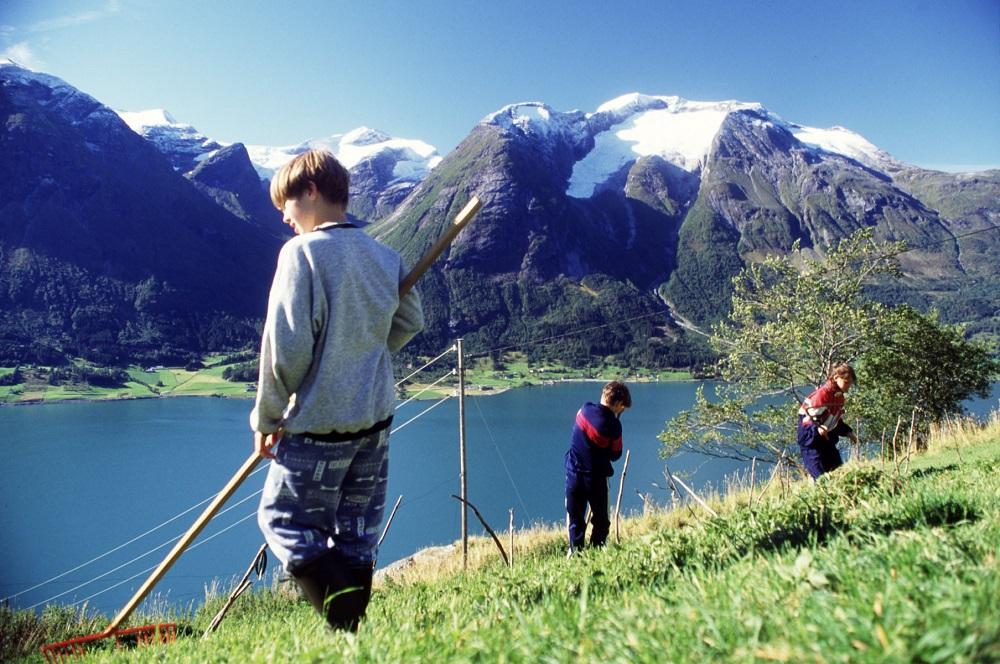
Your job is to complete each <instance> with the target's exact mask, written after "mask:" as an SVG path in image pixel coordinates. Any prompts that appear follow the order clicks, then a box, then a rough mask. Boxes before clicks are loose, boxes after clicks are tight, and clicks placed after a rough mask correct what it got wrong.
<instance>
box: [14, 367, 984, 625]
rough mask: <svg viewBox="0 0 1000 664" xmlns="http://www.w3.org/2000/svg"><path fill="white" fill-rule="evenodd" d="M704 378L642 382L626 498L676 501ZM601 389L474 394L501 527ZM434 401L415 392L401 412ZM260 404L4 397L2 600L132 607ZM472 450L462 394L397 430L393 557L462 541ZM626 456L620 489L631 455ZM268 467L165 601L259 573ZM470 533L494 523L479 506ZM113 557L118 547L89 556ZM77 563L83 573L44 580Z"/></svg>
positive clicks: (542, 518)
mask: <svg viewBox="0 0 1000 664" xmlns="http://www.w3.org/2000/svg"><path fill="white" fill-rule="evenodd" d="M696 387H697V383H692V382H683V383H652V384H634V385H632V386H631V389H632V392H633V401H634V404H633V408H632V409H631V410H629V411H626V413H625V414H624V416H623V418H622V422H623V426H624V431H625V434H624V440H625V447H626V448H627V449H629V450H631V461H630V464H629V471H628V476H627V478H626V483H625V492H624V495H623V498H622V506H623V508H622V509H623V512H626V513H627V512H631V511H636V510H639V509H641V506H642V499H641V497H640V496H639V493H643V494H647V495H648V496H650V497H651V498H652V499H653V500H655V501H656V502H657V503H660V504H663V503H665V502H668V501H669V495H668V494H667V493H666V492H665V491H664V490H662V489H660V488H658V486H656V485H659V486H662V485H663V484H664V481H663V469H664V461H663V460H662V459H661V458H659V449H660V447H659V442H658V441H657V440H656V434H657V433H659V432H660V431H661V430H662V428H663V423H664V422H665V421H666V420H667V419H669V418H670V417H672V416H673V415H674V414H676V413H677V411H678V410H681V409H684V408H687V407H689V406H690V405H691V403H692V402H693V400H694V393H695V389H696ZM997 393H998V385H994V395H993V396H992V397H991V398H990V399H988V400H984V401H980V402H976V403H974V404H972V408H973V410H974V411H975V412H978V413H985V412H986V411H987V410H988V409H990V408H995V407H996V403H997V401H996V397H997ZM599 394H600V384H599V383H563V384H557V385H552V386H545V387H532V388H522V389H516V390H510V391H507V392H504V393H502V394H496V395H490V396H483V397H470V398H468V399H467V400H466V408H465V414H466V439H467V445H468V453H467V456H468V486H469V499H470V501H471V502H472V503H473V504H475V505H476V507H478V508H479V510H480V511H481V512H482V514H483V516H484V517H485V518H486V519H487V521H488V522H489V523H490V525H491V526H492V527H493V528H494V529H496V530H501V529H502V530H505V529H506V527H507V522H508V509H509V508H513V509H514V518H515V525H516V526H517V527H523V526H526V525H530V524H533V523H536V522H543V523H561V522H562V521H563V518H564V511H563V480H564V473H563V454H564V452H565V449H566V445H567V442H568V439H569V433H570V428H571V426H572V422H573V417H574V415H575V413H576V410H577V408H579V406H580V405H581V404H582V403H583V402H584V401H596V400H597V399H598V397H599ZM432 403H433V402H415V403H411V404H408V405H406V406H404V407H403V408H401V409H400V410H399V411H397V414H396V421H395V423H394V426H395V427H399V426H400V425H402V424H403V423H404V422H406V421H407V420H409V419H410V418H411V417H413V416H415V415H417V414H418V413H420V412H422V411H423V410H425V409H426V408H427V407H428V406H430V405H432ZM250 406H251V404H250V402H249V401H245V400H230V399H212V398H163V399H149V400H137V401H115V402H105V403H63V404H48V405H41V406H26V407H4V408H0V430H2V431H3V432H4V439H3V441H2V442H0V447H2V450H3V454H4V460H5V468H4V478H3V482H2V488H0V533H3V546H2V547H0V598H5V597H9V596H11V595H14V594H15V593H21V594H19V595H17V596H15V597H13V598H12V599H11V600H10V604H11V605H12V606H14V607H19V608H23V607H30V606H32V605H35V604H37V603H40V602H45V601H47V600H49V601H50V602H51V603H59V604H69V603H72V602H77V601H80V600H83V599H85V598H89V600H88V603H87V604H88V606H89V607H90V608H92V609H95V610H98V611H101V612H103V613H106V614H113V613H115V612H117V611H118V610H119V609H120V608H121V607H122V606H123V605H124V603H125V602H126V601H127V600H128V598H129V597H131V595H132V593H133V592H134V591H135V590H136V589H137V588H138V587H139V586H140V585H141V583H142V582H143V581H144V580H145V578H146V576H147V575H148V571H146V570H147V569H149V568H152V567H154V566H155V565H157V564H158V563H159V562H160V561H161V560H162V559H163V557H164V556H165V555H166V553H167V552H168V551H169V550H170V548H171V546H172V543H168V542H169V541H170V540H172V539H173V538H176V537H177V536H179V535H180V534H181V533H183V532H184V531H185V530H186V529H187V528H188V527H189V526H190V525H191V524H192V523H193V522H194V520H195V518H196V517H197V516H198V514H200V513H201V510H202V509H204V506H198V507H196V508H195V509H192V510H191V511H189V512H187V513H184V512H185V510H188V509H189V508H192V507H194V506H196V505H197V504H198V503H201V502H202V501H207V499H209V498H211V497H213V496H214V495H215V494H216V493H217V492H218V491H219V490H220V489H221V488H222V487H223V486H224V485H225V484H226V482H227V481H228V480H229V478H230V477H231V476H232V475H233V474H234V473H235V472H236V470H237V469H238V468H239V467H240V465H241V464H242V463H243V462H244V461H245V460H246V459H247V457H248V456H249V454H250V452H251V436H250V432H249V429H248V420H247V416H248V413H249V410H250ZM458 456H459V455H458V405H457V400H455V399H451V400H449V401H446V402H444V403H443V404H441V405H440V406H439V407H436V408H434V409H433V410H431V411H429V412H428V413H427V414H426V415H424V416H423V417H421V418H420V419H418V420H416V421H414V422H413V423H412V424H409V425H407V426H405V427H403V428H401V429H400V430H398V431H397V432H396V433H395V434H393V436H392V438H391V441H390V479H389V489H388V504H387V506H386V515H387V516H388V511H389V510H390V509H391V508H392V503H393V502H395V499H396V497H397V496H399V495H402V496H403V501H402V504H401V506H400V508H399V511H398V512H397V514H396V518H395V520H394V521H393V524H392V526H391V528H390V530H389V533H388V535H387V537H386V540H385V542H384V544H383V546H382V549H381V552H380V557H379V565H380V566H384V565H385V564H387V563H389V562H392V561H394V560H398V559H400V558H403V557H405V556H408V555H410V554H412V553H413V552H415V551H416V550H418V549H421V548H423V547H426V546H432V545H439V544H447V543H451V542H453V541H455V540H456V539H458V537H459V534H460V525H459V524H460V521H459V519H460V511H459V504H458V502H457V501H455V500H454V499H453V498H451V497H450V496H451V494H457V493H459V459H458ZM615 466H616V472H615V477H614V478H613V479H612V480H611V495H612V502H613V501H614V495H615V492H616V491H617V486H618V476H619V473H620V472H621V467H622V462H618V463H617V464H615ZM741 467H742V466H741V465H740V464H738V463H736V462H733V461H726V460H722V459H715V458H710V457H705V456H700V455H695V454H682V455H679V456H677V457H674V458H673V459H672V460H671V461H670V468H671V471H673V472H675V473H681V474H683V475H682V476H684V477H686V478H689V479H690V480H691V481H692V483H693V486H694V487H695V488H696V490H698V489H700V488H705V487H706V485H709V484H712V485H714V486H719V485H720V484H721V482H722V480H723V478H724V476H725V475H727V474H730V473H733V472H734V471H737V470H739V469H740V468H741ZM264 468H265V465H264V464H262V465H261V466H260V469H259V470H258V472H257V473H256V474H255V475H253V476H252V477H251V478H250V479H248V480H247V481H246V482H245V483H244V484H243V486H242V487H241V488H240V489H239V490H238V491H237V493H236V494H235V495H234V496H233V497H232V498H231V499H230V500H229V501H228V502H227V503H226V505H225V507H224V508H223V510H224V511H223V512H222V513H220V514H219V515H218V516H217V517H216V518H215V519H214V520H213V521H212V522H211V523H210V524H209V525H208V527H207V528H206V529H205V531H204V532H203V533H202V534H201V535H200V536H199V537H198V539H197V540H196V541H195V543H194V545H193V546H192V548H191V549H189V550H188V551H187V552H186V553H185V554H184V555H183V556H182V557H181V559H180V561H179V562H178V563H177V564H176V565H175V566H174V567H173V569H172V570H171V571H170V572H169V573H168V574H167V575H166V576H165V577H164V579H163V580H162V581H161V582H160V583H159V584H158V585H157V587H156V588H155V590H154V594H156V595H159V599H160V601H161V602H165V603H169V604H171V605H175V606H185V605H188V604H192V603H194V604H197V603H200V602H201V601H202V600H203V599H204V594H205V587H206V585H209V584H210V583H211V582H212V580H213V579H221V580H222V581H223V583H224V584H228V583H229V582H230V581H231V580H232V577H233V576H238V575H241V574H242V573H243V571H244V570H245V569H246V567H247V565H248V564H249V562H250V559H251V558H252V556H253V554H254V553H255V552H256V550H257V548H258V547H259V546H260V544H261V543H262V538H261V535H260V532H259V531H258V529H257V524H256V519H255V517H254V516H253V515H254V512H255V509H256V505H257V497H256V495H255V494H256V493H257V492H258V491H259V489H260V487H261V484H262V482H263V477H264V472H265V470H264ZM206 504H207V502H206ZM226 510H228V511H226ZM170 519H173V521H170V522H169V523H167V524H166V525H165V526H164V527H162V528H161V529H159V530H156V531H155V532H153V533H151V534H149V535H147V536H145V537H141V538H140V539H138V540H137V541H135V542H133V543H131V544H127V545H126V543H128V542H129V541H130V540H132V539H133V538H136V537H138V536H140V535H143V534H144V533H146V532H147V531H148V530H150V529H151V528H154V527H155V526H157V525H159V524H162V523H164V522H167V521H168V520H170ZM469 531H470V533H471V534H481V533H482V532H483V530H482V528H481V526H480V525H479V523H478V521H477V520H476V518H475V516H474V515H473V514H471V513H470V514H469ZM122 545H125V546H122ZM119 546H121V548H120V549H119V550H114V549H116V547H119ZM157 547H159V548H157ZM143 554H147V555H145V556H144V557H142V558H141V559H139V560H137V561H135V562H131V561H133V560H134V559H136V558H137V557H139V556H142V555H143ZM98 556H103V557H101V558H100V559H99V560H97V561H96V562H94V563H92V564H89V565H86V566H84V567H82V568H80V569H78V570H73V568H75V567H76V566H78V565H81V564H82V563H86V562H88V561H91V560H92V559H94V558H97V557H98ZM271 564H272V565H274V562H273V560H272V561H271ZM68 570H73V571H69V573H67V574H65V576H62V577H61V578H58V579H56V580H55V581H53V582H51V583H48V584H46V585H44V586H42V587H40V588H37V589H34V590H29V589H30V588H31V587H32V586H34V585H36V584H38V583H40V582H43V581H46V580H48V579H51V578H52V577H54V576H56V575H59V574H62V573H63V572H67V571H68ZM133 577H134V578H133ZM95 579H96V580H95ZM91 580H93V582H92V583H87V582H88V581H91ZM109 588H110V590H107V589H109ZM101 591H106V592H101ZM63 593H65V594H63ZM98 593H99V594H98Z"/></svg>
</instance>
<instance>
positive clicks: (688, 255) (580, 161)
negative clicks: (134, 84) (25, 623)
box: [375, 94, 1000, 362]
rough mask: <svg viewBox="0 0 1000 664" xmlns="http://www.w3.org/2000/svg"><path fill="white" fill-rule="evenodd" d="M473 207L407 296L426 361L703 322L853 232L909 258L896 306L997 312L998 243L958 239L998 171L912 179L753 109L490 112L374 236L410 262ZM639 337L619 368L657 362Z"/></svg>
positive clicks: (823, 135) (904, 170) (654, 102)
mask: <svg viewBox="0 0 1000 664" xmlns="http://www.w3.org/2000/svg"><path fill="white" fill-rule="evenodd" d="M473 193H475V194H476V195H477V196H479V198H480V199H481V200H482V201H483V203H484V205H483V209H482V211H481V212H480V213H479V216H478V217H477V219H476V222H475V223H474V224H472V225H470V227H469V228H468V229H466V230H465V231H464V232H463V233H462V235H460V236H459V237H458V238H457V239H456V241H455V242H454V243H453V245H452V246H451V247H450V249H449V253H448V257H447V261H446V262H439V264H438V265H436V266H435V267H434V268H432V269H433V270H434V271H438V270H440V271H441V274H440V275H432V276H429V277H425V279H424V281H423V282H422V284H423V285H422V293H423V295H424V298H425V301H426V302H427V303H428V307H429V311H430V312H431V313H430V314H429V315H428V317H427V327H426V328H425V333H424V335H423V337H422V339H423V340H426V341H428V348H427V350H428V351H429V350H431V349H432V348H433V347H436V346H438V345H440V344H443V343H446V341H447V340H448V339H452V338H454V337H455V336H459V335H460V336H463V337H464V338H465V339H466V340H467V341H468V342H469V343H470V344H471V345H475V344H479V345H481V346H483V347H492V346H496V345H498V344H500V345H502V344H505V343H509V344H515V343H517V342H518V341H519V340H521V338H522V337H524V336H525V335H527V336H528V337H531V336H539V337H545V336H550V335H558V334H559V333H560V332H561V331H566V330H569V329H573V327H574V326H576V327H585V326H587V325H593V324H598V323H604V324H607V325H609V326H613V325H617V324H618V323H617V322H616V321H619V320H621V319H623V318H628V317H629V315H630V314H642V312H644V311H648V310H649V308H652V309H653V310H655V308H656V307H657V306H659V307H662V306H663V305H664V304H667V305H668V307H669V310H670V311H671V312H673V313H674V314H678V315H680V316H682V317H685V318H687V319H690V320H693V321H694V322H696V323H699V324H707V323H710V322H712V321H713V320H717V319H718V318H719V317H720V316H722V315H724V313H725V311H726V309H727V307H728V303H729V296H730V293H731V287H732V286H731V277H732V276H733V275H735V274H736V273H737V272H738V271H739V270H740V269H742V268H743V267H744V266H745V265H746V264H747V263H749V262H752V261H756V260H760V259H761V258H762V257H763V256H766V255H767V254H769V253H774V252H785V251H788V250H789V249H790V248H791V247H792V246H793V245H794V244H795V243H796V242H798V243H800V245H801V246H802V247H803V248H805V249H807V250H809V251H816V252H821V251H823V250H824V247H825V246H827V245H829V244H831V243H836V242H837V241H838V240H839V239H841V238H843V237H845V236H846V235H848V234H850V233H851V232H853V231H855V230H857V229H859V228H865V227H869V228H872V229H873V231H874V233H875V236H876V238H877V239H879V240H905V241H907V242H908V243H909V244H910V246H911V247H913V248H912V250H911V251H908V252H906V253H905V254H903V255H901V256H900V261H901V263H902V267H903V270H904V272H905V274H906V276H907V278H908V282H907V288H910V289H912V290H911V291H909V292H908V294H907V295H905V297H907V298H909V299H911V300H914V301H923V302H927V303H930V302H945V301H947V302H949V303H950V302H952V301H953V298H955V297H958V294H961V297H970V298H979V299H977V300H975V304H973V305H970V306H969V307H966V308H965V309H964V310H971V309H975V310H976V311H980V310H982V311H987V312H989V311H995V310H997V309H996V306H1000V301H998V298H997V296H996V295H995V294H994V295H989V296H986V295H983V293H982V288H983V286H982V284H983V283H985V282H984V281H983V280H990V279H995V278H996V277H997V276H998V267H997V264H996V260H995V251H996V248H997V246H1000V242H998V241H997V239H998V238H997V237H996V236H997V235H998V234H996V233H993V234H992V235H991V234H987V233H985V232H984V233H983V234H976V235H973V236H968V237H967V236H966V233H968V232H970V231H973V232H976V231H979V230H984V231H985V230H988V229H989V227H990V226H995V225H997V224H1000V205H998V203H997V201H998V200H1000V172H997V171H991V172H988V173H982V174H958V175H956V174H948V173H937V172H931V171H924V170H922V169H919V168H916V167H913V166H909V165H907V164H904V163H901V162H899V161H898V160H896V159H894V158H893V157H892V156H891V155H889V154H887V153H886V152H884V151H882V150H880V149H879V148H878V147H877V146H875V145H874V144H872V143H871V142H870V141H868V140H867V139H865V138H864V137H862V136H860V135H859V134H857V133H855V132H852V131H850V130H848V129H845V128H843V127H832V128H827V129H823V128H817V127H811V126H807V125H804V124H800V123H795V122H790V121H787V120H785V119H783V118H782V117H780V116H779V115H777V114H776V113H774V112H772V111H770V110H769V109H767V108H765V107H764V106H762V105H761V104H759V103H751V102H742V101H720V102H711V101H709V102H705V101H691V100H686V99H683V98H680V97H676V96H652V95H642V94H629V95H624V96H622V97H619V98H617V99H613V100H611V101H608V102H607V103H605V104H602V105H601V106H599V107H598V108H597V109H596V110H595V111H593V112H586V113H585V112H581V111H578V110H574V111H567V112H562V111H558V110H555V109H553V108H552V107H551V106H549V105H547V104H545V103H542V102H524V103H518V104H511V105H509V106H505V107H503V108H501V109H499V110H498V111H496V112H494V113H491V114H489V115H487V116H486V117H484V118H483V119H482V120H481V121H480V122H479V123H478V124H477V125H476V126H475V128H474V129H473V131H472V133H471V134H470V135H469V136H468V137H467V138H466V139H465V140H464V141H463V142H462V143H461V144H460V145H459V146H458V148H456V149H455V150H454V151H453V152H451V153H450V154H448V155H447V156H446V157H445V159H444V160H443V161H442V163H441V165H440V166H439V167H438V168H436V169H435V170H434V171H433V172H432V173H431V174H430V175H429V176H428V177H427V178H426V179H425V180H424V181H423V182H422V183H421V184H420V185H418V186H417V187H416V188H415V190H414V191H413V193H412V194H411V195H410V196H409V197H407V199H406V200H405V201H403V202H402V204H401V205H400V206H399V207H398V208H397V209H396V211H395V212H394V213H393V214H392V215H391V216H390V217H389V218H387V219H386V220H384V221H383V222H381V223H380V224H379V225H378V226H377V227H376V229H375V233H376V235H377V236H379V237H381V238H382V239H383V240H384V241H386V242H388V243H390V244H392V245H393V246H396V247H397V248H399V249H400V250H401V251H402V252H403V253H404V255H405V256H407V258H408V259H409V260H411V261H412V260H415V259H416V258H417V257H419V256H420V255H421V254H422V252H423V251H424V250H426V248H427V246H428V245H429V242H430V241H431V240H432V239H433V238H434V237H436V236H437V235H438V234H440V233H441V232H442V230H443V227H444V226H445V225H446V224H447V223H449V220H450V217H451V216H452V215H454V214H455V213H456V212H457V211H458V209H460V208H461V206H462V204H464V202H465V200H466V199H467V198H468V196H469V195H471V194H473ZM991 256H994V258H991ZM442 265H443V269H442V268H440V267H439V266H442ZM595 279H596V281H595ZM958 284H962V285H961V286H959V285H958ZM942 293H947V294H948V295H947V296H943V295H942ZM629 294H632V295H629ZM892 297H896V298H899V297H901V296H900V295H899V294H898V293H896V294H893V295H892ZM942 297H944V299H943V300H942V299H941V298H942ZM621 298H624V299H621ZM616 299H617V301H619V302H620V303H621V306H619V307H609V306H607V305H606V304H603V303H608V302H611V301H616ZM625 301H628V302H629V303H628V304H627V305H626V304H624V302H625ZM994 303H995V305H996V306H994ZM949 306H955V307H956V311H957V310H958V307H957V306H956V305H949ZM963 306H964V305H963ZM991 306H993V307H994V308H993V309H992V310H991V309H989V308H990V307H991ZM983 315H984V316H985V317H986V318H988V317H989V313H987V314H983ZM666 318H667V320H668V321H669V315H668V316H666ZM539 321H542V323H539ZM664 329H669V324H668V325H667V327H666V328H664ZM643 334H644V333H643V332H640V331H639V330H638V329H634V330H632V331H631V332H630V333H629V334H628V335H625V336H626V337H628V338H630V339H632V340H633V341H634V340H635V339H636V338H637V335H638V337H642V335H643ZM645 334H651V335H652V336H649V338H648V344H640V345H639V346H638V347H636V346H635V345H634V344H633V345H630V346H628V349H629V350H628V352H629V353H632V352H635V353H647V352H654V351H653V350H652V349H653V348H657V349H660V350H657V351H655V352H661V350H662V349H664V348H665V346H664V345H663V341H662V338H660V337H659V335H658V333H656V332H647V333H645ZM668 336H669V333H668ZM418 343H423V341H418ZM649 344H652V345H649ZM607 352H609V349H608V348H606V347H602V348H598V347H591V348H590V349H589V350H588V351H587V353H591V354H601V353H607ZM614 352H621V349H619V350H617V351H614ZM668 352H671V353H672V352H674V351H668ZM677 357H678V356H676V355H675V356H674V357H673V359H671V360H670V361H673V362H676V361H678V360H677Z"/></svg>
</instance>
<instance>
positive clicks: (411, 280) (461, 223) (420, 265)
mask: <svg viewBox="0 0 1000 664" xmlns="http://www.w3.org/2000/svg"><path fill="white" fill-rule="evenodd" d="M482 206H483V204H482V202H481V201H480V200H479V198H478V197H477V196H473V197H472V198H470V199H469V202H468V203H466V204H465V207H464V208H462V211H461V212H459V213H458V216H456V217H455V221H453V222H452V223H451V226H449V227H448V229H447V230H446V231H445V232H444V233H443V234H442V235H441V237H439V238H438V241H437V242H435V243H434V246H433V247H431V248H430V249H428V250H427V253H426V254H424V256H423V258H421V259H420V260H419V261H417V264H416V265H414V266H413V269H412V270H410V273H409V274H407V275H406V276H405V277H403V281H401V282H400V284H399V297H400V298H402V297H403V296H404V295H406V294H407V293H409V292H410V289H411V288H413V285H414V284H415V283H417V279H419V278H420V277H421V276H423V274H424V272H426V271H427V269H428V268H430V266H431V265H432V264H433V263H434V261H436V260H437V259H438V256H440V255H441V253H442V252H443V251H444V250H445V249H446V248H447V247H448V245H449V244H451V243H452V241H453V240H454V239H455V236H457V235H458V234H459V233H461V232H462V229H463V228H465V227H466V225H468V223H469V222H470V221H472V218H473V217H474V216H476V213H477V212H479V208H481V207H482Z"/></svg>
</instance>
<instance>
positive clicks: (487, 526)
mask: <svg viewBox="0 0 1000 664" xmlns="http://www.w3.org/2000/svg"><path fill="white" fill-rule="evenodd" d="M451 497H452V498H454V499H455V500H457V501H458V502H460V503H464V504H465V505H468V506H469V507H470V508H471V509H472V511H473V512H474V513H475V515H476V518H478V519H479V523H481V524H483V528H485V529H486V532H488V533H489V534H490V537H492V538H493V541H494V542H495V543H496V545H497V548H498V549H500V556H501V557H502V558H503V564H504V565H507V566H510V558H508V557H507V552H506V551H504V550H503V544H501V543H500V538H499V537H497V534H496V533H495V532H493V529H492V528H490V524H488V523H486V519H484V518H483V515H482V514H480V513H479V510H478V509H476V506H475V505H473V504H472V503H470V502H469V501H468V500H463V499H462V498H461V496H456V495H455V494H451Z"/></svg>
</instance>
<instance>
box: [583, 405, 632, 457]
mask: <svg viewBox="0 0 1000 664" xmlns="http://www.w3.org/2000/svg"><path fill="white" fill-rule="evenodd" d="M576 425H577V426H578V427H580V429H582V430H583V433H584V434H586V436H587V438H589V439H590V442H592V443H593V444H594V445H597V446H598V447H604V448H606V447H610V448H611V451H612V452H621V451H622V437H621V436H618V437H617V438H615V439H612V438H611V437H609V436H605V435H603V434H602V433H601V432H600V431H598V430H597V427H595V426H594V425H593V424H591V423H590V420H588V419H587V418H586V417H585V416H584V414H583V409H580V410H578V411H577V413H576Z"/></svg>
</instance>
